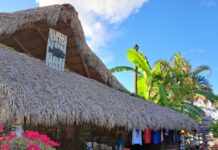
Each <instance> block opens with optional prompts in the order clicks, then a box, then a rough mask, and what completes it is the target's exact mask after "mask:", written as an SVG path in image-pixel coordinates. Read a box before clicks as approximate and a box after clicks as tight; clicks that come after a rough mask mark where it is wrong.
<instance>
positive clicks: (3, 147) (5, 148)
mask: <svg viewBox="0 0 218 150" xmlns="http://www.w3.org/2000/svg"><path fill="white" fill-rule="evenodd" d="M1 150H9V145H8V144H3V145H2V146H1Z"/></svg>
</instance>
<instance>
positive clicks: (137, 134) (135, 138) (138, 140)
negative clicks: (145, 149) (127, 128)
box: [132, 129, 142, 145]
mask: <svg viewBox="0 0 218 150" xmlns="http://www.w3.org/2000/svg"><path fill="white" fill-rule="evenodd" d="M135 144H139V145H142V130H141V129H133V131H132V145H135Z"/></svg>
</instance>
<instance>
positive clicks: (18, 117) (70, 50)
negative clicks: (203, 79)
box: [0, 5, 197, 149]
mask: <svg viewBox="0 0 218 150" xmlns="http://www.w3.org/2000/svg"><path fill="white" fill-rule="evenodd" d="M49 28H53V29H55V30H56V31H58V32H61V33H63V34H64V35H66V36H67V46H66V63H65V71H57V70H55V69H52V68H50V67H49V66H47V65H46V63H45V59H46V47H47V39H48V35H49ZM0 43H2V44H0V70H1V71H0V121H1V122H7V123H11V124H32V125H43V126H47V127H49V126H60V125H67V126H72V125H75V124H76V125H83V124H92V125H95V126H97V127H101V128H107V129H112V128H115V127H123V128H125V129H133V128H142V129H143V128H149V129H163V128H165V129H173V130H181V129H186V130H192V129H196V127H197V125H196V123H195V121H194V120H192V119H191V118H190V117H188V116H186V115H184V114H181V113H178V112H176V111H174V110H171V109H167V108H163V107H161V106H158V105H155V104H153V103H150V102H148V101H144V100H142V99H140V98H137V97H133V96H130V95H128V94H126V93H124V92H122V91H123V90H124V88H123V86H122V85H121V84H120V83H119V82H118V81H117V80H116V78H115V77H114V76H113V75H112V74H111V73H110V72H109V71H108V70H107V68H106V67H105V65H104V64H103V63H102V62H101V60H100V59H99V58H98V57H97V56H96V55H95V54H94V53H93V52H92V51H91V49H90V48H89V47H88V45H87V44H86V41H85V37H84V33H83V29H82V26H81V24H80V21H79V19H78V16H77V12H76V11H75V9H74V8H73V7H72V6H71V5H54V6H49V7H42V8H36V9H29V10H25V11H18V12H15V13H1V14H0ZM23 53H25V54H23ZM75 139H76V138H75ZM76 143H77V142H75V141H74V145H76ZM71 144H72V141H71ZM70 148H72V147H70ZM70 148H69V149H70ZM65 149H67V148H66V147H65ZM73 149H78V147H77V148H75V147H74V148H73Z"/></svg>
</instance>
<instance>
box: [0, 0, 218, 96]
mask: <svg viewBox="0 0 218 150" xmlns="http://www.w3.org/2000/svg"><path fill="white" fill-rule="evenodd" d="M71 1H74V0H67V2H71ZM95 1H98V2H99V0H93V1H92V2H93V3H94V2H95ZM105 1H107V0H105ZM49 2H53V3H55V2H56V1H55V0H50V1H49ZM63 2H65V1H64V0H63ZM110 2H112V0H111V1H110ZM136 2H137V3H136ZM47 3H48V2H47V1H46V0H39V3H36V2H35V0H24V1H19V0H7V1H1V2H0V4H1V5H0V11H1V12H5V11H7V12H8V11H16V10H20V9H26V8H31V7H37V6H39V5H41V6H42V5H47ZM72 3H73V2H72ZM77 3H79V2H78V1H77V2H75V5H76V9H77V8H78V9H77V10H78V12H79V14H80V13H81V14H82V15H81V16H80V18H81V20H82V24H83V25H84V28H85V29H84V30H85V33H86V35H87V40H88V42H89V44H90V46H91V47H92V48H93V49H94V51H95V52H96V53H97V54H98V56H100V57H101V58H102V59H103V61H104V62H105V63H106V65H107V66H108V67H109V68H110V67H113V66H118V65H130V66H131V65H132V64H131V63H129V62H128V60H127V58H126V51H127V49H129V48H130V47H132V46H134V44H135V43H138V44H139V46H140V50H141V51H142V52H143V53H144V54H145V55H146V56H147V57H148V59H149V60H150V62H151V64H153V63H154V62H155V61H157V60H158V59H167V60H169V59H170V58H171V57H172V56H173V55H174V54H176V53H177V52H182V54H183V55H184V57H185V58H186V59H188V60H189V61H190V62H191V64H192V65H193V67H196V66H199V65H208V66H210V67H211V69H212V72H211V75H210V76H209V80H210V81H211V83H212V84H213V88H214V91H215V92H216V93H218V61H217V60H216V59H217V56H218V42H217V41H218V0H191V1H190V0H149V1H147V0H135V1H131V3H132V4H131V6H130V5H127V4H125V5H124V3H123V4H120V7H121V8H119V9H118V10H119V11H117V9H116V10H114V9H112V8H105V10H108V11H107V12H106V13H105V12H104V10H101V9H100V8H102V6H101V5H98V3H96V4H95V5H94V4H93V5H89V7H88V6H86V5H85V4H84V5H82V4H77ZM48 4H52V3H48ZM73 4H74V3H73ZM87 5H88V4H87ZM111 6H114V5H112V4H111V5H110V4H108V5H107V7H111ZM87 7H88V9H87ZM105 7H106V6H105ZM98 8H99V10H98ZM84 9H86V10H91V11H92V12H93V15H92V16H91V17H90V18H88V17H87V16H85V15H83V14H85V13H84ZM93 10H94V11H93ZM84 16H85V17H84ZM93 22H97V23H96V24H94V25H95V26H93ZM94 29H95V30H94ZM98 31H99V32H98ZM100 31H101V32H100ZM90 39H91V40H90ZM115 75H116V77H117V78H118V79H119V80H120V81H121V82H122V83H123V84H124V85H125V86H126V87H127V88H128V89H130V90H133V74H132V73H119V74H115Z"/></svg>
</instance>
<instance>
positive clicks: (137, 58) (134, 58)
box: [127, 49, 151, 79]
mask: <svg viewBox="0 0 218 150" xmlns="http://www.w3.org/2000/svg"><path fill="white" fill-rule="evenodd" d="M127 58H128V59H129V61H130V62H132V63H134V65H136V66H137V67H139V69H141V70H142V71H143V72H145V73H146V76H147V79H150V78H151V68H150V66H149V63H148V61H147V58H145V57H144V56H143V55H142V54H141V53H139V52H137V51H136V50H135V49H129V50H128V51H127Z"/></svg>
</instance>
